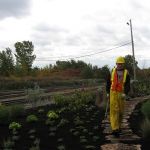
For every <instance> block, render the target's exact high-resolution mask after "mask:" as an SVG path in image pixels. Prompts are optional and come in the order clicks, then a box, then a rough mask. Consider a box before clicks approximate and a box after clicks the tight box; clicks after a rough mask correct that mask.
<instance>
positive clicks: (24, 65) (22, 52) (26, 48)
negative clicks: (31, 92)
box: [14, 41, 36, 76]
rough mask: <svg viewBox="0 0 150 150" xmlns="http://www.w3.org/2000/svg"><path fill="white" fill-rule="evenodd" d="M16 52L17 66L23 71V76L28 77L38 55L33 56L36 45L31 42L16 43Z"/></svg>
mask: <svg viewBox="0 0 150 150" xmlns="http://www.w3.org/2000/svg"><path fill="white" fill-rule="evenodd" d="M14 46H15V50H16V54H15V56H16V65H17V66H18V67H19V68H20V69H21V71H22V75H24V76H25V75H27V74H28V72H29V71H30V70H31V68H32V64H33V61H34V60H35V58H36V55H34V54H32V53H33V51H34V45H33V44H32V42H30V41H23V42H17V43H15V45H14Z"/></svg>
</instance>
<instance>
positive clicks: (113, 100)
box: [110, 90, 126, 130]
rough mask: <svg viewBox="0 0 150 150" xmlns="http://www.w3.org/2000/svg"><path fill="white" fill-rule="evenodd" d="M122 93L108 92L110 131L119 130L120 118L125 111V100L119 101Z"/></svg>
mask: <svg viewBox="0 0 150 150" xmlns="http://www.w3.org/2000/svg"><path fill="white" fill-rule="evenodd" d="M121 94H123V92H118V91H112V90H110V123H111V129H112V130H116V129H119V128H121V123H122V116H123V113H124V110H125V105H126V100H121V99H120V97H121Z"/></svg>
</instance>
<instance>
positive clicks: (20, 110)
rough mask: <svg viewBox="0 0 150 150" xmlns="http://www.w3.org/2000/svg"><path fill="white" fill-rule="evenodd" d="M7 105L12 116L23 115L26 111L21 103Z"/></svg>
mask: <svg viewBox="0 0 150 150" xmlns="http://www.w3.org/2000/svg"><path fill="white" fill-rule="evenodd" d="M9 107H10V111H11V114H12V117H20V116H24V115H25V113H26V110H25V108H24V106H23V105H21V104H13V105H11V106H9Z"/></svg>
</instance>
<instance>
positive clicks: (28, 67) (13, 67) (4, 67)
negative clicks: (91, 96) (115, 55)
mask: <svg viewBox="0 0 150 150" xmlns="http://www.w3.org/2000/svg"><path fill="white" fill-rule="evenodd" d="M14 47H15V54H14V56H15V59H14V57H13V53H12V50H11V49H10V48H6V50H2V51H0V76H4V77H10V76H12V75H13V76H15V77H25V76H38V75H39V74H41V75H43V76H44V75H47V76H48V75H52V72H53V73H54V72H55V75H58V72H59V73H60V72H62V71H66V72H67V70H68V69H69V71H72V72H75V71H78V74H79V75H80V77H82V78H101V79H106V78H107V75H108V74H109V72H110V68H109V66H108V65H104V66H103V67H101V68H99V67H98V66H96V65H95V66H92V64H87V63H85V62H83V61H81V60H78V61H75V60H73V59H72V60H70V61H59V60H58V61H56V64H55V65H52V64H49V65H46V66H45V67H43V68H39V67H33V66H32V65H33V62H34V60H35V59H36V55H35V54H33V52H34V45H33V43H32V42H31V41H22V42H17V43H15V44H14ZM124 58H125V68H126V69H128V70H129V72H130V75H131V77H133V74H134V72H133V57H132V56H131V55H126V56H125V57H124ZM135 64H136V70H137V71H139V70H140V68H139V67H138V62H137V61H136V60H135ZM114 65H115V64H114ZM69 71H68V72H69ZM56 72H57V73H56ZM63 75H64V74H63Z"/></svg>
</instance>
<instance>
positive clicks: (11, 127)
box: [9, 122, 21, 130]
mask: <svg viewBox="0 0 150 150" xmlns="http://www.w3.org/2000/svg"><path fill="white" fill-rule="evenodd" d="M20 128H21V125H20V124H19V123H17V122H12V123H11V124H10V125H9V129H12V130H16V129H20Z"/></svg>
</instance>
